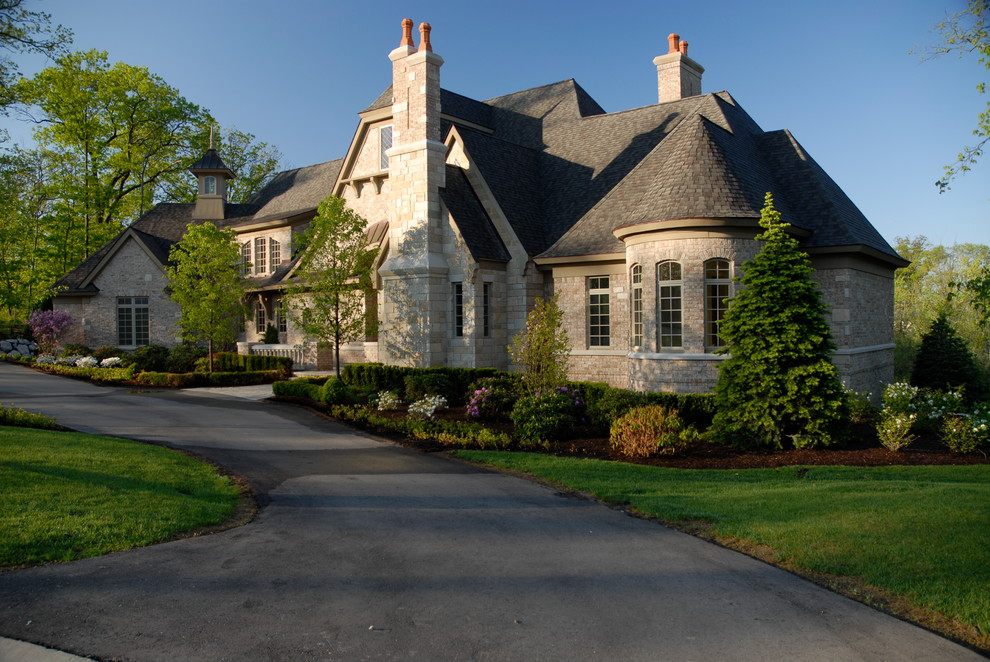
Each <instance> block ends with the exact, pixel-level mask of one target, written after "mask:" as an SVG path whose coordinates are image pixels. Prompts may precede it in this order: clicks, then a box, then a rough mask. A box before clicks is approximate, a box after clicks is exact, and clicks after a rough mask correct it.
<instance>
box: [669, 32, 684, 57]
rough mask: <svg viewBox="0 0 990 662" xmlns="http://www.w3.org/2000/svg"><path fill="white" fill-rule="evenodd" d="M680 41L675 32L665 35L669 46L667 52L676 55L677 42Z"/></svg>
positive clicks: (679, 36)
mask: <svg viewBox="0 0 990 662" xmlns="http://www.w3.org/2000/svg"><path fill="white" fill-rule="evenodd" d="M680 40H681V35H679V34H677V33H676V32H671V33H670V34H669V35H667V42H668V43H669V44H670V50H669V51H667V52H668V53H677V52H678V42H680Z"/></svg>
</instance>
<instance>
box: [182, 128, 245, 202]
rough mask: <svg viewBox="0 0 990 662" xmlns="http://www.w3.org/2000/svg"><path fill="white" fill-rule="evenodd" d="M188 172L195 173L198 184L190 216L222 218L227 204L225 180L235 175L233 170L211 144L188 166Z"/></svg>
mask: <svg viewBox="0 0 990 662" xmlns="http://www.w3.org/2000/svg"><path fill="white" fill-rule="evenodd" d="M211 142H212V139H211ZM189 172H191V173H192V174H194V175H196V181H197V182H198V185H199V189H198V192H197V194H196V208H195V209H194V210H193V214H192V217H193V218H194V219H196V220H199V221H219V220H223V218H224V214H225V213H226V206H227V181H228V180H231V179H233V178H234V177H235V175H234V173H233V171H232V170H231V169H230V168H228V167H227V164H226V163H224V162H223V159H221V158H220V155H219V154H218V153H217V150H215V149H213V147H212V146H211V147H210V148H209V149H208V150H206V153H205V154H203V156H201V157H200V159H199V160H198V161H196V163H194V164H192V165H191V166H189Z"/></svg>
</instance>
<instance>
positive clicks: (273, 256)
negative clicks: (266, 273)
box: [268, 237, 282, 273]
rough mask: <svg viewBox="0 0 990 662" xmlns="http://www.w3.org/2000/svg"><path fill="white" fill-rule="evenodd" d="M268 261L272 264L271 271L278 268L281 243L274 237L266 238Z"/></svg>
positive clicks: (280, 256) (280, 257)
mask: <svg viewBox="0 0 990 662" xmlns="http://www.w3.org/2000/svg"><path fill="white" fill-rule="evenodd" d="M268 261H269V262H270V263H271V265H272V272H273V273H274V271H275V270H276V269H278V266H279V264H281V263H282V244H280V243H279V242H278V241H277V240H276V239H275V238H274V237H273V238H271V239H269V240H268Z"/></svg>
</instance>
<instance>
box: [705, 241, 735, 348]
mask: <svg viewBox="0 0 990 662" xmlns="http://www.w3.org/2000/svg"><path fill="white" fill-rule="evenodd" d="M704 268H705V271H704V275H705V290H704V292H705V351H706V352H710V351H714V350H717V349H720V348H722V347H724V346H725V341H724V340H723V339H722V337H721V335H719V330H720V328H721V324H722V317H723V316H724V315H725V311H726V309H727V308H728V299H729V298H730V297H731V296H732V262H731V261H730V260H727V259H726V258H720V257H716V258H711V259H709V260H705V265H704Z"/></svg>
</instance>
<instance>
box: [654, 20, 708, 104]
mask: <svg viewBox="0 0 990 662" xmlns="http://www.w3.org/2000/svg"><path fill="white" fill-rule="evenodd" d="M667 41H668V42H669V44H670V48H669V49H668V51H667V54H666V55H658V56H657V57H655V58H653V64H655V65H656V67H657V98H658V99H659V102H660V103H664V102H666V101H677V100H678V99H683V98H685V97H693V96H697V95H699V94H701V74H703V73H705V68H704V67H702V66H701V65H700V64H698V63H697V62H695V61H694V60H692V59H691V58H689V57H688V54H687V52H688V43H687V42H686V41H681V36H680V35H679V34H671V35H670V36H668V37H667Z"/></svg>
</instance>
